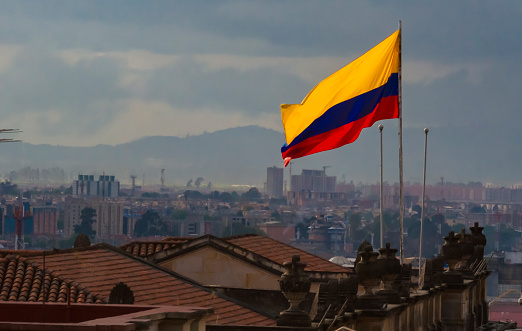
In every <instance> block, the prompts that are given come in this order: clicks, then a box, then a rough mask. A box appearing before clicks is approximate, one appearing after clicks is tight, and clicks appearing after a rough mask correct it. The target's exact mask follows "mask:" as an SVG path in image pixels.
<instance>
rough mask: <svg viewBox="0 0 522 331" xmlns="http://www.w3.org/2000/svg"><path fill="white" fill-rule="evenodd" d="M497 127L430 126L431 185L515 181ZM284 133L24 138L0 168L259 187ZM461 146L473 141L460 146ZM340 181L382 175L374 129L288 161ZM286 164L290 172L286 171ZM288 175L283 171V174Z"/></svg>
mask: <svg viewBox="0 0 522 331" xmlns="http://www.w3.org/2000/svg"><path fill="white" fill-rule="evenodd" d="M384 123H385V130H384V135H383V137H384V138H383V139H384V143H383V145H384V170H385V178H384V180H385V181H389V182H396V181H397V180H398V158H397V154H398V153H397V152H398V138H397V126H396V122H392V121H386V122H384ZM494 132H495V129H494V128H451V127H445V128H433V129H431V131H430V133H429V136H428V170H427V172H428V180H427V181H428V183H433V182H435V181H439V180H440V177H444V178H445V180H446V181H453V182H468V181H482V182H493V183H498V184H501V185H507V186H510V185H512V184H515V183H517V182H519V178H520V175H519V169H518V168H519V164H520V146H519V144H518V140H519V139H517V135H518V134H517V133H516V132H513V134H512V135H513V137H512V138H513V139H511V140H510V141H497V139H496V135H495V134H494ZM403 141H404V180H405V181H410V182H420V181H422V165H423V160H424V154H423V153H424V132H423V129H422V128H418V129H411V128H410V129H405V130H404V134H403ZM283 142H284V136H283V134H282V133H281V132H277V131H274V130H270V129H265V128H261V127H257V126H247V127H237V128H232V129H227V130H222V131H217V132H213V133H205V134H202V135H197V136H187V137H184V138H178V137H166V136H154V137H144V138H141V139H139V140H136V141H133V142H129V143H125V144H121V145H116V146H111V145H97V146H93V147H67V146H51V145H33V144H28V143H9V144H1V146H0V148H1V151H2V152H1V154H0V155H1V157H0V174H1V176H2V178H4V177H6V175H7V174H8V173H9V171H11V170H18V169H21V168H23V167H33V168H40V169H45V168H51V167H60V168H63V169H64V170H65V171H66V172H67V173H68V174H69V175H70V176H71V177H73V176H76V175H77V174H79V173H81V174H94V175H99V174H101V173H102V172H105V173H106V174H111V175H115V176H116V178H117V179H119V180H120V181H121V182H123V183H126V182H130V179H129V176H130V175H136V176H137V184H138V185H141V183H142V180H143V174H145V184H146V185H151V184H159V182H160V169H162V168H164V169H165V181H166V185H168V186H171V185H185V184H186V183H187V181H188V180H190V179H193V180H195V179H196V178H197V177H203V178H204V181H203V183H202V185H205V186H206V185H207V183H208V181H211V182H212V183H213V185H214V187H219V186H221V185H232V184H243V185H255V186H258V187H262V185H263V182H265V181H266V168H267V167H270V166H278V167H282V160H281V154H280V147H281V145H282V143H283ZM464 146H473V147H472V148H465V147H464ZM323 166H326V167H327V174H329V175H337V176H338V181H342V179H343V175H344V179H345V180H346V181H350V180H353V181H354V182H359V181H364V182H377V181H378V180H379V132H378V129H377V128H369V129H365V130H363V133H362V134H361V137H360V138H359V139H358V140H357V141H356V142H355V143H353V144H351V145H347V146H344V147H342V148H340V149H337V150H335V151H328V152H324V153H319V154H315V155H311V156H308V157H305V158H302V159H297V160H295V161H294V162H293V166H292V173H293V174H297V173H300V171H301V169H303V168H307V169H322V167H323ZM288 171H289V170H287V172H288ZM285 175H286V174H285Z"/></svg>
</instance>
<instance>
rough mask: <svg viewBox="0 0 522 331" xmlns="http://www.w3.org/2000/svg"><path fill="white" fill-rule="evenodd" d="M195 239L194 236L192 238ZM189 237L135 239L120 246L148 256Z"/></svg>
mask: <svg viewBox="0 0 522 331" xmlns="http://www.w3.org/2000/svg"><path fill="white" fill-rule="evenodd" d="M190 239H193V238H190ZM187 240H188V238H178V240H169V241H166V240H163V241H133V242H130V243H127V244H124V245H121V246H120V248H121V249H123V250H124V251H126V252H127V253H129V254H132V255H135V256H139V257H147V256H150V255H152V254H155V253H157V252H161V251H164V250H167V249H170V248H172V247H174V246H176V245H177V244H179V243H184V242H187Z"/></svg>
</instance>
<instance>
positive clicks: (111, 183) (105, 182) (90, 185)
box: [72, 175, 120, 198]
mask: <svg viewBox="0 0 522 331" xmlns="http://www.w3.org/2000/svg"><path fill="white" fill-rule="evenodd" d="M72 189H73V195H76V196H79V197H102V198H116V197H118V196H119V194H120V182H119V181H117V180H114V176H105V175H103V176H100V177H99V178H98V180H94V176H93V175H78V179H77V180H74V181H73V185H72Z"/></svg>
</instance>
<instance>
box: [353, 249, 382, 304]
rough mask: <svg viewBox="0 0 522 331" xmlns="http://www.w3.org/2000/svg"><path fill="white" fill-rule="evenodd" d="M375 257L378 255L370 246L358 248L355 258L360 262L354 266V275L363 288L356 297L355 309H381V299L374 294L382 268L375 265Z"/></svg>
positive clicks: (379, 281) (379, 280)
mask: <svg viewBox="0 0 522 331" xmlns="http://www.w3.org/2000/svg"><path fill="white" fill-rule="evenodd" d="M363 244H364V243H363ZM361 248H362V250H361ZM377 256H379V253H378V252H374V251H373V247H372V246H371V245H365V246H364V247H363V245H361V247H359V251H358V252H357V258H358V259H360V261H359V262H358V263H357V264H356V265H355V273H356V274H357V279H358V280H359V283H360V284H361V285H362V286H363V287H364V293H363V294H362V295H360V296H358V297H357V301H356V302H355V308H356V309H381V308H382V307H383V301H382V299H381V298H380V297H379V296H377V295H375V293H374V289H375V287H377V286H379V284H380V283H381V274H382V266H381V264H380V263H377Z"/></svg>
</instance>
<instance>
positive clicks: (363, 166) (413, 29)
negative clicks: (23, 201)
mask: <svg viewBox="0 0 522 331" xmlns="http://www.w3.org/2000/svg"><path fill="white" fill-rule="evenodd" d="M0 9H1V10H0V18H1V21H2V31H3V33H2V34H1V35H0V49H1V52H0V77H1V78H2V79H1V81H2V83H1V84H2V85H1V86H2V88H1V89H0V96H1V100H2V110H1V111H2V127H5V128H18V129H21V130H22V131H23V133H21V134H19V135H16V136H17V138H19V139H22V140H23V141H24V143H28V144H50V145H61V146H95V145H97V144H104V145H117V144H122V143H128V142H131V141H134V140H137V139H139V138H141V137H146V136H156V135H162V136H176V137H186V136H187V135H191V136H193V135H200V134H203V133H205V132H210V133H212V132H216V131H220V130H224V129H229V128H235V127H240V126H248V125H257V126H260V127H263V128H268V129H272V130H276V131H278V132H281V138H282V137H283V135H282V125H281V117H280V109H279V105H280V104H282V103H299V102H300V101H301V100H302V99H303V98H304V96H305V95H306V94H307V93H308V92H309V91H310V90H311V89H312V88H313V87H314V86H315V85H316V84H317V83H318V82H319V81H321V80H322V79H323V78H325V77H326V76H328V75H329V74H331V73H332V72H334V71H336V70H338V69H339V68H341V67H342V66H344V65H346V64H347V63H349V62H350V61H352V60H354V59H355V58H356V57H358V56H360V55H361V54H363V53H364V52H366V51H367V50H368V49H370V48H371V47H373V46H374V45H375V44H377V43H378V42H380V41H381V40H382V39H384V38H385V37H387V36H388V35H390V34H391V33H392V32H393V31H395V30H396V29H397V28H398V21H399V20H402V22H403V23H402V24H403V39H402V47H403V55H402V56H403V113H404V128H405V135H404V138H405V158H406V160H407V162H409V163H408V164H409V165H408V164H407V165H406V173H405V175H406V178H405V179H406V180H411V181H420V180H421V178H422V150H423V138H424V137H423V132H422V129H423V128H424V127H429V128H430V136H429V148H430V149H429V154H428V160H429V162H430V163H429V166H428V182H436V181H438V180H439V178H440V177H441V176H444V177H445V178H447V179H448V180H450V181H455V182H458V181H462V182H467V181H482V182H484V183H487V182H491V183H493V184H497V185H506V186H511V185H515V184H519V183H520V177H519V171H518V164H519V163H520V162H521V161H522V160H521V157H520V155H522V153H520V151H521V149H520V145H519V143H518V142H519V140H520V133H519V132H520V130H519V125H520V122H521V116H522V115H520V111H519V107H520V94H519V89H520V86H521V83H522V82H521V78H520V77H521V73H522V64H521V63H520V61H519V58H520V55H521V54H520V53H521V48H522V46H521V45H522V42H521V40H520V39H521V36H520V33H519V31H520V29H521V25H522V23H521V21H520V17H521V14H522V3H521V2H520V1H503V2H502V3H501V4H499V3H496V2H487V1H459V2H453V1H437V2H430V3H418V2H414V1H406V2H400V3H390V2H386V1H371V2H362V3H356V2H346V1H321V2H316V1H256V2H245V1H226V2H225V1H175V2H174V1H153V2H140V1H130V2H129V1H111V2H110V3H107V2H102V1H89V2H74V3H70V2H64V1H45V2H29V1H7V2H2V4H1V6H0ZM369 18H371V19H369ZM381 123H382V124H383V125H384V127H385V129H384V138H385V149H386V152H385V156H386V159H385V163H384V164H385V171H386V174H387V180H389V181H390V182H394V181H396V177H397V162H396V158H397V156H396V154H397V153H396V151H397V145H398V141H397V138H396V137H397V122H396V121H395V120H388V121H383V122H381ZM259 143H260V144H263V141H260V142H259ZM283 143H284V141H283V139H281V141H280V143H274V144H273V145H272V146H271V148H272V149H274V153H273V155H270V156H269V157H268V158H267V159H266V164H262V165H261V168H263V167H266V166H272V165H279V166H280V165H281V159H280V158H279V154H278V153H279V148H280V146H281V145H282V144H283ZM246 147H247V148H248V146H246ZM2 148H4V150H5V148H7V147H5V145H4V146H2ZM9 148H10V149H11V148H13V147H11V146H10V147H9ZM18 148H20V147H18ZM238 157H239V156H238ZM339 160H340V161H339ZM344 160H345V161H344ZM42 161H45V163H48V162H47V161H48V160H42ZM160 161H161V160H160ZM211 161H212V160H211V159H209V160H208V162H211ZM343 161H344V162H343ZM334 162H336V163H335V164H333V163H334ZM160 163H161V162H160ZM19 164H20V168H21V167H22V166H25V165H28V164H27V163H24V162H23V160H20V161H19ZM31 165H32V166H37V165H33V164H31ZM56 165H57V166H59V164H56ZM161 166H163V167H166V168H167V169H168V168H169V165H168V164H167V165H161V164H160V165H159V166H158V169H157V170H156V173H155V175H156V176H157V173H158V171H159V168H160V167H161ZM322 166H332V168H331V169H329V170H328V171H329V173H331V174H335V175H337V176H339V177H341V176H342V175H346V178H347V179H348V180H350V179H355V180H365V181H372V180H373V181H375V179H376V178H377V176H378V166H379V160H378V130H377V128H376V127H373V128H369V129H365V130H363V133H362V135H361V137H360V138H359V140H358V141H356V142H355V143H354V144H352V145H348V146H345V147H343V148H340V149H339V150H336V151H332V152H327V153H321V154H320V155H314V156H310V157H305V158H303V159H299V160H296V161H295V167H296V171H297V170H298V169H299V168H307V167H308V168H310V167H315V168H317V169H320V168H321V167H322ZM452 168H458V169H460V171H456V172H453V169H452ZM358 169H359V170H358ZM8 170H11V169H8ZM80 170H81V169H71V171H80ZM84 170H86V171H98V170H100V169H98V168H97V169H93V170H91V169H88V167H84ZM107 170H110V169H107ZM365 170H366V171H365ZM132 171H134V172H136V173H138V174H139V173H140V172H141V171H142V170H141V169H132ZM365 172H366V173H365ZM369 172H371V174H369ZM169 174H172V172H170V173H169ZM263 175H264V174H263V173H260V174H259V176H260V177H263ZM187 176H188V175H187ZM201 176H207V175H206V174H204V173H203V174H201ZM157 177H159V176H157ZM183 180H186V179H185V178H183Z"/></svg>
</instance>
